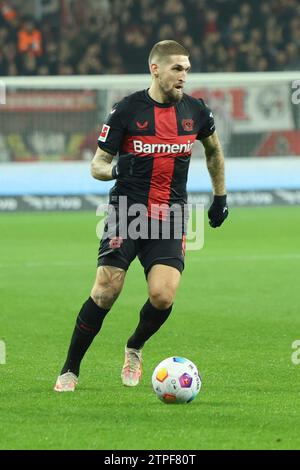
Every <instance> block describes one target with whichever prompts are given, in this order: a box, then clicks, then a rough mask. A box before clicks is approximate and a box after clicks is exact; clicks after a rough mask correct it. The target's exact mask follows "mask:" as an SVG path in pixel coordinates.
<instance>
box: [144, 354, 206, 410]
mask: <svg viewBox="0 0 300 470" xmlns="http://www.w3.org/2000/svg"><path fill="white" fill-rule="evenodd" d="M152 386H153V390H154V391H155V393H156V395H157V396H158V398H159V399H160V400H161V401H163V402H164V403H190V402H191V401H192V400H194V398H195V397H196V396H197V395H198V393H199V392H200V388H201V377H200V374H199V372H198V369H197V367H196V366H195V364H194V363H193V362H192V361H190V360H189V359H186V358H184V357H168V358H167V359H164V360H163V361H162V362H160V363H159V364H158V366H157V367H156V368H155V369H154V372H153V374H152Z"/></svg>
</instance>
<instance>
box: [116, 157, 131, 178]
mask: <svg viewBox="0 0 300 470" xmlns="http://www.w3.org/2000/svg"><path fill="white" fill-rule="evenodd" d="M133 165H134V157H133V156H132V155H123V156H122V157H119V160H118V163H116V165H114V166H113V167H112V172H111V174H112V177H113V178H114V179H117V178H121V177H122V176H128V175H129V176H132V175H133Z"/></svg>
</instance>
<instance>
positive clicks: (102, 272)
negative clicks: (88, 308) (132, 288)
mask: <svg viewBox="0 0 300 470" xmlns="http://www.w3.org/2000/svg"><path fill="white" fill-rule="evenodd" d="M124 278H125V271H124V270H123V269H120V268H115V267H111V266H101V267H99V268H98V271H97V277H96V281H95V284H94V286H93V288H92V292H91V297H92V299H93V300H94V302H95V303H96V304H97V305H98V307H101V308H105V309H109V308H111V307H112V305H113V303H114V302H115V300H116V299H117V298H118V295H119V294H120V292H121V290H122V287H123V283H124Z"/></svg>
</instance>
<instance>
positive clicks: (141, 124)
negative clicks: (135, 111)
mask: <svg viewBox="0 0 300 470" xmlns="http://www.w3.org/2000/svg"><path fill="white" fill-rule="evenodd" d="M148 124H149V122H148V121H145V122H139V121H136V126H137V128H138V129H139V130H140V131H145V130H146V129H148Z"/></svg>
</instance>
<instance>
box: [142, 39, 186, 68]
mask: <svg viewBox="0 0 300 470" xmlns="http://www.w3.org/2000/svg"><path fill="white" fill-rule="evenodd" d="M170 55H185V56H186V57H189V52H188V51H187V49H186V48H185V47H183V46H182V45H181V44H179V43H178V42H176V41H173V40H171V39H166V40H164V41H159V42H157V43H156V44H154V46H153V47H152V49H151V51H150V54H149V65H151V64H152V63H153V59H154V58H155V60H158V61H159V62H161V61H164V60H165V59H167V57H169V56H170Z"/></svg>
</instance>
